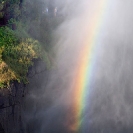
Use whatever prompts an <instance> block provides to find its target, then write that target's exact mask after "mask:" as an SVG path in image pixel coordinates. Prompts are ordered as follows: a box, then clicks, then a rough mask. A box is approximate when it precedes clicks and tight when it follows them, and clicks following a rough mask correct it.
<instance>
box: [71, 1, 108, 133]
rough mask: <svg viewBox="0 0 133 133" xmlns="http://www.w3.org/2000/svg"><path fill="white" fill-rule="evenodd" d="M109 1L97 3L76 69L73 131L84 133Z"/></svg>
mask: <svg viewBox="0 0 133 133" xmlns="http://www.w3.org/2000/svg"><path fill="white" fill-rule="evenodd" d="M107 1H108V0H98V1H96V3H94V4H96V5H97V6H96V7H95V8H96V9H95V13H94V14H93V18H91V20H90V21H91V22H90V23H89V26H88V29H89V31H88V34H87V36H86V38H87V39H86V40H85V41H84V42H83V44H82V46H83V47H82V49H81V52H80V54H79V57H78V62H79V65H78V67H77V69H76V78H74V80H75V85H74V87H73V90H74V91H73V97H74V98H73V105H72V109H73V111H72V112H73V116H74V119H75V120H74V121H73V123H72V124H71V126H70V128H71V130H73V131H75V132H79V131H80V132H82V126H83V119H82V117H83V115H84V111H85V109H86V104H87V100H88V97H89V96H90V91H91V87H90V86H91V82H92V81H91V80H92V76H93V73H94V68H95V62H96V59H95V58H96V55H97V49H98V47H99V46H98V45H99V44H98V42H97V41H98V39H99V33H100V32H101V28H102V25H103V21H104V19H105V16H106V9H107V5H108V2H107Z"/></svg>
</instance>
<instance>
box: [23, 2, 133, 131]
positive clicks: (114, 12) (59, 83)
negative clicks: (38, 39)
mask: <svg viewBox="0 0 133 133" xmlns="http://www.w3.org/2000/svg"><path fill="white" fill-rule="evenodd" d="M42 1H43V0H42ZM47 2H48V1H47ZM49 2H52V1H49ZM54 2H55V3H54V5H53V7H54V8H57V16H56V17H57V18H58V16H60V15H61V16H63V21H62V22H61V24H60V25H59V26H58V27H57V28H56V29H55V30H53V40H52V46H53V51H54V54H55V58H54V63H53V64H54V66H53V67H52V68H51V69H50V70H49V71H47V72H42V74H41V76H40V77H38V76H34V78H33V79H32V83H31V84H30V85H29V86H28V88H29V92H28V93H29V95H28V96H27V98H26V99H25V101H26V105H25V106H24V111H23V116H24V121H25V123H24V128H25V131H26V133H78V132H80V133H132V132H133V112H132V110H133V102H132V101H133V82H132V79H133V37H132V36H133V34H132V33H133V26H132V20H133V13H132V12H133V8H132V4H133V1H132V0H128V1H121V0H107V1H106V0H100V1H99V0H82V1H76V0H65V1H61V0H57V1H54ZM44 3H45V1H44ZM101 3H102V4H103V5H104V6H103V8H101V9H99V6H100V4H101ZM47 5H48V4H47ZM46 7H47V6H46V5H45V7H44V8H46ZM99 11H101V12H103V14H102V15H100V17H99V19H97V21H98V22H97V25H98V27H99V28H98V30H97V31H96V32H95V33H97V37H96V43H95V44H94V45H95V48H96V50H95V58H94V62H95V68H94V69H93V72H92V75H93V76H92V79H91V88H90V93H89V96H88V99H87V100H88V101H86V103H82V104H85V108H86V109H85V113H84V115H83V117H82V118H81V121H82V125H83V126H82V129H80V130H78V131H77V130H72V129H70V128H69V127H70V125H71V124H72V123H73V121H74V120H73V119H74V118H73V114H71V111H70V110H71V107H72V106H73V105H72V104H73V98H74V97H73V93H74V92H73V86H74V84H76V81H75V80H74V77H75V75H76V73H75V69H76V68H77V67H78V65H80V62H79V58H78V57H79V54H80V52H82V51H81V50H82V47H84V42H85V41H86V38H87V35H88V37H89V34H88V32H89V30H93V28H91V26H90V25H91V24H92V23H93V19H94V18H95V14H97V13H98V12H99ZM42 28H43V27H42ZM95 33H94V34H95ZM88 45H90V44H88ZM40 67H41V66H40ZM75 79H76V77H75ZM75 93H76V92H75ZM75 113H76V112H75Z"/></svg>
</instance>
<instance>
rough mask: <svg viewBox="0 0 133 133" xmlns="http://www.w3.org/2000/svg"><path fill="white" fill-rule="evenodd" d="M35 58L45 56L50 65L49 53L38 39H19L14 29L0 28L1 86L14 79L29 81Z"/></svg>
mask: <svg viewBox="0 0 133 133" xmlns="http://www.w3.org/2000/svg"><path fill="white" fill-rule="evenodd" d="M35 58H43V59H44V60H45V62H47V67H49V60H48V58H47V54H46V52H45V51H44V50H42V48H41V45H40V44H39V42H38V41H37V40H33V39H31V38H27V39H20V38H19V39H18V38H16V36H15V32H14V31H13V30H11V29H9V28H7V27H4V28H0V88H2V87H6V86H8V85H9V84H10V82H11V81H13V80H17V81H18V82H23V83H27V82H28V80H27V78H26V76H27V73H28V68H29V66H31V65H33V59H35Z"/></svg>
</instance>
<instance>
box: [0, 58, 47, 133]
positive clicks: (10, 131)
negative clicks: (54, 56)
mask: <svg viewBox="0 0 133 133" xmlns="http://www.w3.org/2000/svg"><path fill="white" fill-rule="evenodd" d="M45 72H46V66H45V63H44V62H42V61H39V60H37V61H35V64H34V66H33V67H32V68H30V70H29V73H28V78H29V81H30V83H29V85H24V84H22V83H21V84H19V83H17V82H14V83H12V84H11V86H10V88H4V89H0V133H25V131H24V127H23V123H25V122H24V120H23V111H22V110H24V106H25V102H26V100H25V97H26V95H29V94H28V88H29V87H31V85H30V84H33V85H35V84H36V83H35V82H34V81H32V79H35V78H36V80H38V77H41V75H42V74H43V75H44V73H45ZM27 86H29V87H27ZM27 97H28V96H27Z"/></svg>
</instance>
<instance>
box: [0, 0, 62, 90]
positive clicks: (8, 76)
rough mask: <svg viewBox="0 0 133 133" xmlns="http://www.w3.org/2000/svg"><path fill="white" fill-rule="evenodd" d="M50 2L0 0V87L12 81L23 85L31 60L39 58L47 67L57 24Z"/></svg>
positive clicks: (25, 81)
mask: <svg viewBox="0 0 133 133" xmlns="http://www.w3.org/2000/svg"><path fill="white" fill-rule="evenodd" d="M53 3H54V2H51V1H47V0H43V1H42V0H0V88H3V87H8V86H9V85H10V83H11V82H13V81H14V80H17V81H18V82H23V83H27V82H28V81H27V78H26V77H27V73H28V68H29V67H30V66H31V65H33V60H34V59H38V58H39V59H42V60H44V61H45V63H46V65H47V68H49V67H50V60H49V58H48V57H50V59H51V60H53V58H51V57H52V54H51V51H52V43H51V40H52V39H51V38H52V33H53V31H54V29H55V28H56V27H57V26H58V24H59V22H60V21H61V19H60V18H61V17H59V16H58V17H55V14H54V9H55V5H54V4H53ZM47 9H49V10H48V11H49V12H47Z"/></svg>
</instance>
